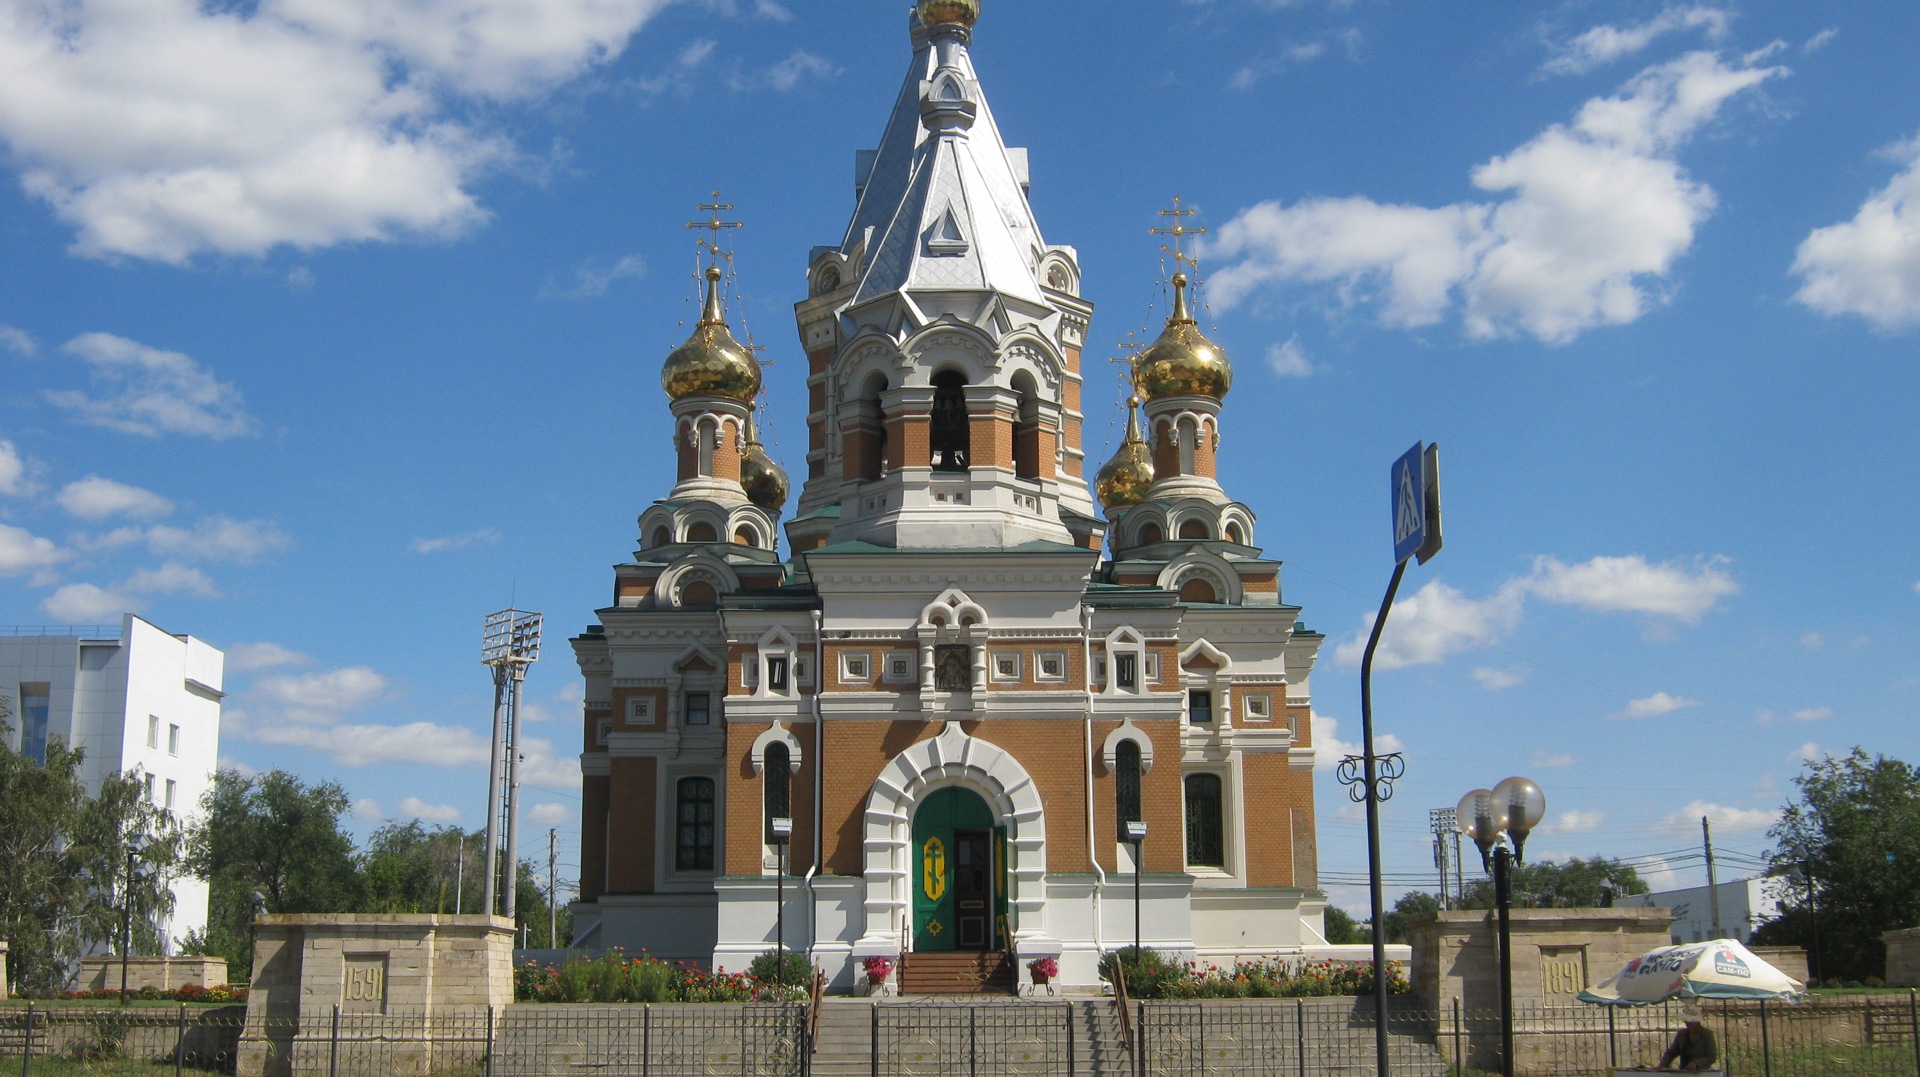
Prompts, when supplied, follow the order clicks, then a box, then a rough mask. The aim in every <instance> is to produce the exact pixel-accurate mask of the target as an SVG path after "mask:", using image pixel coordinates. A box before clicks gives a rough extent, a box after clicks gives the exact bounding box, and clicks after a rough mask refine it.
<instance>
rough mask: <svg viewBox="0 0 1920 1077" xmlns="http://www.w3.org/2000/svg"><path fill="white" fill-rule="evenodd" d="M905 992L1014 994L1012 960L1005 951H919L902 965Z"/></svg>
mask: <svg viewBox="0 0 1920 1077" xmlns="http://www.w3.org/2000/svg"><path fill="white" fill-rule="evenodd" d="M900 993H901V994H902V995H1011V994H1013V961H1012V960H1011V959H1009V958H1008V957H1007V955H1006V954H1004V953H998V952H995V953H968V952H954V953H916V954H908V955H906V959H905V961H904V962H903V963H902V964H901V966H900Z"/></svg>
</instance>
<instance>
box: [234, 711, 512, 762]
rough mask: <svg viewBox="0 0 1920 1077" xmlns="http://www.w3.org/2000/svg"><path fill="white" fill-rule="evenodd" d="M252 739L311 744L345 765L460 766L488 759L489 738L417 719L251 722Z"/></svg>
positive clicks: (303, 745)
mask: <svg viewBox="0 0 1920 1077" xmlns="http://www.w3.org/2000/svg"><path fill="white" fill-rule="evenodd" d="M246 735H247V737H248V739H250V740H253V741H257V742H259V743H262V744H280V745H288V746H292V747H299V748H311V749H313V750H314V751H317V752H322V753H325V754H326V755H327V756H328V757H329V758H330V759H332V760H333V762H334V763H336V764H338V765H340V766H343V767H369V766H376V765H379V764H382V763H413V764H422V763H425V764H431V765H434V766H443V767H457V766H469V765H472V764H475V763H485V762H486V761H487V758H488V752H487V738H485V737H483V736H481V735H480V734H478V733H475V732H474V731H473V730H470V729H462V728H459V727H457V726H444V725H435V724H434V723H432V722H414V723H411V724H409V725H330V726H329V725H310V724H288V725H268V724H263V723H257V722H256V723H252V724H250V725H249V727H248V728H247V732H246Z"/></svg>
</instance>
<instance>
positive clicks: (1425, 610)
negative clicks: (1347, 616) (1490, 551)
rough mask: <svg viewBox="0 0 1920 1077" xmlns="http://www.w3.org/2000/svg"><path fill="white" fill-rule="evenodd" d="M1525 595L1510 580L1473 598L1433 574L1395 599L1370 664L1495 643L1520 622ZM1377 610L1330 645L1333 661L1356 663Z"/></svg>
mask: <svg viewBox="0 0 1920 1077" xmlns="http://www.w3.org/2000/svg"><path fill="white" fill-rule="evenodd" d="M1525 600H1526V587H1525V584H1524V581H1508V583H1507V584H1505V585H1504V586H1502V587H1501V588H1500V589H1499V590H1498V591H1496V592H1494V593H1493V594H1492V595H1491V596H1489V597H1487V598H1483V599H1474V598H1468V597H1467V596H1466V595H1465V594H1462V593H1461V592H1460V591H1458V590H1456V589H1454V588H1452V587H1449V586H1447V585H1446V584H1445V583H1442V582H1441V581H1439V580H1434V581H1433V582H1431V583H1428V584H1427V585H1426V586H1424V587H1422V588H1420V590H1418V591H1416V592H1414V595H1413V597H1411V598H1403V599H1400V600H1399V601H1397V602H1395V603H1394V606H1393V611H1392V613H1391V614H1390V615H1389V616H1388V618H1387V627H1386V631H1384V632H1382V633H1381V635H1380V647H1379V649H1378V650H1377V651H1375V652H1374V656H1373V664H1374V668H1376V669H1399V668H1400V667H1402V666H1418V665H1425V664H1427V663H1431V662H1439V661H1441V660H1443V659H1445V658H1447V657H1448V656H1449V655H1452V654H1454V653H1456V652H1459V651H1464V650H1469V649H1471V648H1475V647H1485V646H1488V645H1490V644H1493V643H1496V642H1498V641H1499V640H1500V639H1501V638H1502V637H1504V636H1505V635H1506V634H1507V633H1509V632H1511V631H1513V629H1514V627H1515V626H1517V625H1518V624H1519V623H1520V617H1521V613H1522V610H1523V608H1524V606H1525ZM1377 616H1378V614H1376V613H1369V614H1367V615H1366V618H1365V621H1364V622H1363V624H1362V625H1361V628H1360V631H1359V632H1357V633H1355V635H1354V636H1353V637H1352V638H1351V639H1348V640H1346V641H1345V642H1343V643H1341V644H1340V645H1339V646H1338V647H1336V648H1334V660H1335V661H1337V662H1339V663H1340V664H1341V665H1343V666H1347V667H1349V668H1356V667H1358V666H1359V665H1360V662H1361V659H1362V658H1363V656H1364V655H1365V652H1366V644H1367V636H1368V634H1369V633H1371V632H1372V630H1373V622H1374V618H1375V617H1377Z"/></svg>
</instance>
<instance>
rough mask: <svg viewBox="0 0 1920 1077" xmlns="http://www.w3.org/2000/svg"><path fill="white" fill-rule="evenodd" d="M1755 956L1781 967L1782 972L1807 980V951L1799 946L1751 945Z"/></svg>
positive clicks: (1750, 947) (1803, 980)
mask: <svg viewBox="0 0 1920 1077" xmlns="http://www.w3.org/2000/svg"><path fill="white" fill-rule="evenodd" d="M1747 949H1749V950H1752V951H1753V956H1755V957H1757V958H1759V959H1760V960H1762V961H1765V962H1766V963H1767V964H1769V965H1772V966H1773V967H1774V968H1776V969H1779V970H1780V971H1781V972H1784V973H1786V974H1787V975H1789V976H1791V977H1793V978H1794V979H1796V980H1799V981H1800V982H1801V983H1806V982H1807V952H1806V951H1805V950H1804V949H1801V948H1800V947H1798V946H1749V947H1747Z"/></svg>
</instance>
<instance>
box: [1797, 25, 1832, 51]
mask: <svg viewBox="0 0 1920 1077" xmlns="http://www.w3.org/2000/svg"><path fill="white" fill-rule="evenodd" d="M1839 36H1840V31H1839V30H1838V29H1837V28H1833V27H1829V28H1827V29H1825V30H1822V31H1820V32H1819V33H1817V34H1815V35H1813V36H1812V37H1810V38H1808V39H1807V40H1806V41H1805V42H1803V43H1802V44H1801V45H1800V51H1801V52H1808V53H1812V52H1819V51H1820V50H1821V49H1824V48H1826V47H1827V46H1828V45H1831V44H1833V39H1834V38H1836V37H1839Z"/></svg>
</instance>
